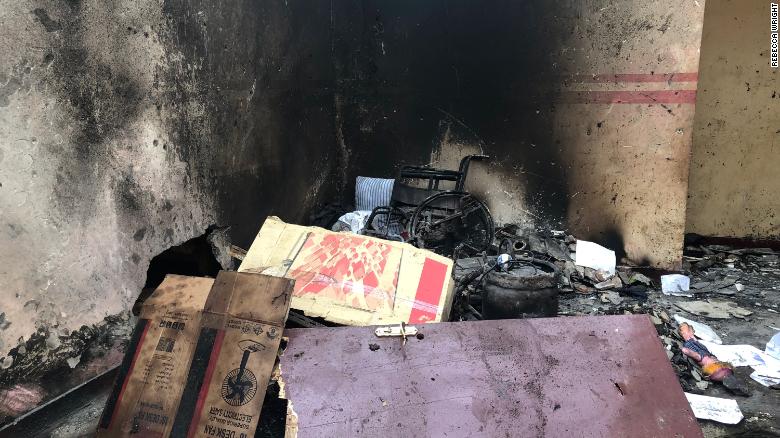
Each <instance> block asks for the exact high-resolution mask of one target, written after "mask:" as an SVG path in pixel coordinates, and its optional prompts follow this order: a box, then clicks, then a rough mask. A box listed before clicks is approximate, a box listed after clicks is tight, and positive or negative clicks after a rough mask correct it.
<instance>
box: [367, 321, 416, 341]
mask: <svg viewBox="0 0 780 438" xmlns="http://www.w3.org/2000/svg"><path fill="white" fill-rule="evenodd" d="M374 334H376V335H377V336H379V337H386V336H401V343H402V345H404V344H406V337H407V336H415V335H416V334H417V327H415V326H413V325H406V323H403V322H402V323H400V324H398V325H391V326H387V327H378V328H377V329H376V330H374Z"/></svg>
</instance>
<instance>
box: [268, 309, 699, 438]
mask: <svg viewBox="0 0 780 438" xmlns="http://www.w3.org/2000/svg"><path fill="white" fill-rule="evenodd" d="M419 328H420V331H421V332H422V333H423V334H424V338H423V339H417V338H411V339H409V341H408V342H407V344H406V345H405V346H404V347H402V346H401V341H400V339H398V338H377V337H376V336H375V335H374V328H372V327H343V328H318V329H291V330H288V331H286V334H287V335H288V336H289V339H290V341H289V343H288V347H287V350H286V352H285V353H284V355H283V356H282V358H281V370H282V379H283V381H284V384H285V391H286V396H287V398H288V399H289V400H290V401H291V403H292V406H293V409H294V411H295V413H296V414H297V417H298V427H299V430H298V436H300V437H310V436H311V437H322V436H381V437H394V436H398V437H410V436H436V437H440V436H450V437H452V436H512V437H516V436H522V437H525V436H539V437H541V436H578V437H579V436H589V437H596V436H598V437H629V436H637V437H654V436H657V437H672V436H681V437H683V436H684V437H700V436H702V434H701V430H700V429H699V426H698V425H697V423H696V419H695V418H694V416H693V413H692V412H691V409H690V407H689V406H688V403H687V402H686V400H685V397H684V396H683V392H682V389H681V388H680V386H679V384H678V382H677V378H676V376H675V375H674V372H673V370H672V368H671V366H670V364H669V361H668V359H667V357H666V354H665V353H664V351H663V348H662V347H661V344H660V343H659V341H658V338H657V336H656V332H655V329H654V327H653V326H652V324H651V323H650V321H649V320H648V318H647V317H646V316H644V315H629V316H607V317H577V318H548V319H529V320H501V321H480V322H461V323H440V324H427V325H423V326H420V327H419ZM369 344H377V345H379V347H380V348H379V349H378V350H376V351H372V349H371V348H369Z"/></svg>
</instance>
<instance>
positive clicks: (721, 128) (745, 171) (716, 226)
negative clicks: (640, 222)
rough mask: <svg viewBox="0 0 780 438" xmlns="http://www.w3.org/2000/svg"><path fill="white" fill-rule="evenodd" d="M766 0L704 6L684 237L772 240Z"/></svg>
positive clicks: (779, 182)
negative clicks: (694, 234) (704, 15)
mask: <svg viewBox="0 0 780 438" xmlns="http://www.w3.org/2000/svg"><path fill="white" fill-rule="evenodd" d="M770 3H771V2H770V1H768V0H766V1H765V0H746V1H729V0H711V1H709V2H708V3H707V12H706V20H705V26H704V33H703V35H702V51H701V69H700V82H699V94H698V96H697V99H696V120H695V125H694V134H693V135H694V136H693V155H692V159H691V174H690V184H689V195H688V196H689V199H688V215H687V217H688V221H687V231H688V232H691V233H697V234H701V235H706V236H719V237H750V238H755V239H780V216H778V215H780V197H779V196H778V190H780V172H778V171H777V164H778V151H780V70H778V69H776V68H774V69H773V68H772V67H771V66H770V65H769V55H770V39H769V32H770V15H769V14H770ZM775 3H777V2H775Z"/></svg>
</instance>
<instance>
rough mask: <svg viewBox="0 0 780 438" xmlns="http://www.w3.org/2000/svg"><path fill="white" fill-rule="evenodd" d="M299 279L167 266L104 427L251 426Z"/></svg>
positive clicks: (187, 430) (239, 431)
mask: <svg viewBox="0 0 780 438" xmlns="http://www.w3.org/2000/svg"><path fill="white" fill-rule="evenodd" d="M292 288H293V281H292V280H289V279H284V278H278V277H271V276H265V275H258V274H248V273H237V272H220V273H219V275H218V276H217V278H216V280H212V279H208V278H196V277H183V276H178V275H169V276H167V277H166V278H165V280H164V281H163V283H162V284H161V285H160V287H158V288H157V290H156V291H155V292H154V293H153V294H152V295H151V296H150V297H149V298H148V299H147V300H146V302H145V303H144V305H143V307H142V310H141V315H140V319H139V320H138V324H137V325H136V329H135V331H134V333H133V336H132V338H131V341H130V344H129V345H128V349H127V352H126V353H125V359H124V361H123V362H122V364H121V366H120V370H119V375H118V376H117V380H116V382H115V385H114V388H113V390H112V393H111V395H110V396H109V398H108V400H107V402H106V407H105V409H104V411H103V415H102V417H101V419H100V422H99V424H98V436H101V437H103V436H105V437H120V436H121V437H124V436H131V435H132V436H143V437H150V436H151V437H155V436H159V437H163V436H164V437H168V436H171V437H213V436H224V437H233V438H245V437H251V436H254V433H255V429H256V428H257V423H258V418H259V414H260V409H261V408H262V404H263V398H264V395H265V390H266V386H267V383H268V379H269V377H270V375H271V371H272V369H273V365H274V362H275V360H276V356H277V352H278V348H279V341H280V339H281V334H282V330H283V328H284V322H285V320H286V319H287V312H288V311H289V306H290V296H291V294H292Z"/></svg>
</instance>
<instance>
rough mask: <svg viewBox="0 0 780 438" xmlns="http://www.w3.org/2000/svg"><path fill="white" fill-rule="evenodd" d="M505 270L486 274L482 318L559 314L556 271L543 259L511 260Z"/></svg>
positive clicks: (538, 316) (557, 274)
mask: <svg viewBox="0 0 780 438" xmlns="http://www.w3.org/2000/svg"><path fill="white" fill-rule="evenodd" d="M507 267H508V269H507V270H506V271H499V270H494V271H491V272H489V273H488V274H486V275H485V282H484V286H483V290H482V316H483V317H484V318H485V319H515V318H542V317H550V316H556V315H558V276H559V275H560V274H559V271H558V269H557V268H556V267H555V265H553V264H552V263H549V262H545V261H536V260H528V261H513V262H510V263H509V264H508V265H507Z"/></svg>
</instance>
